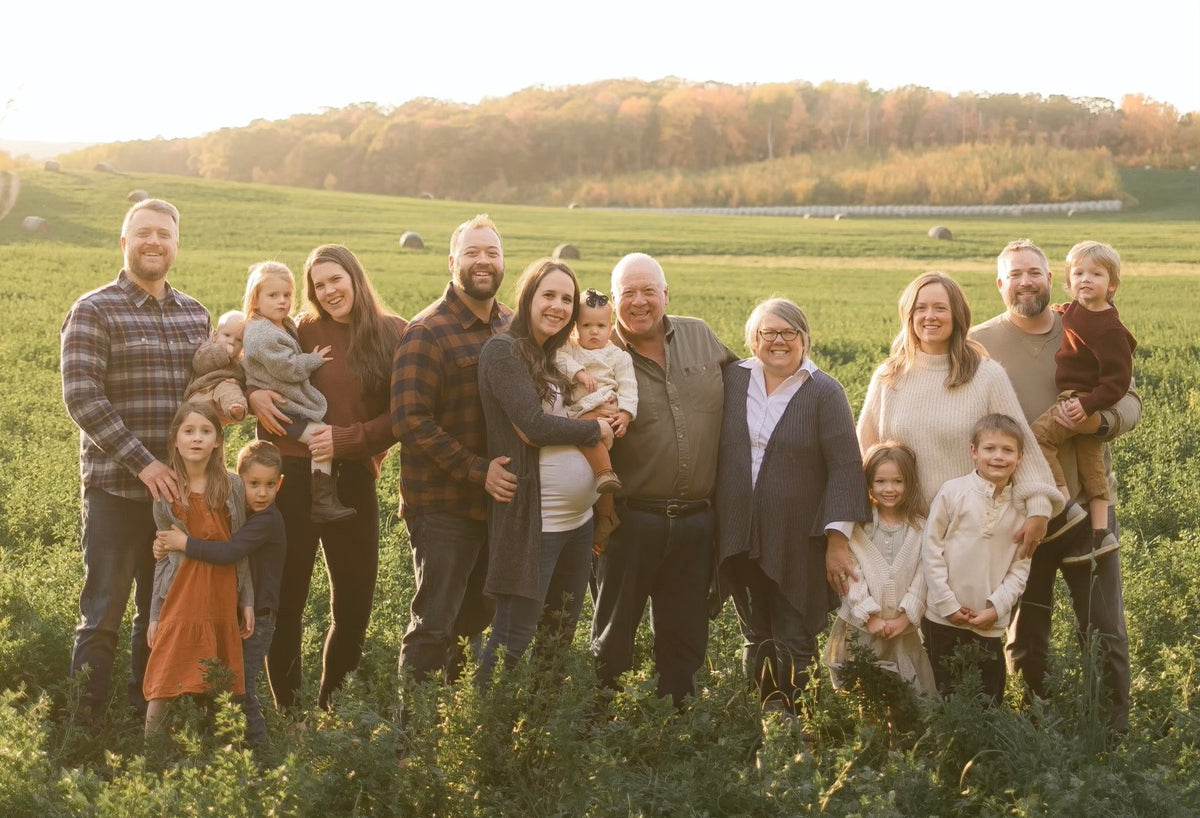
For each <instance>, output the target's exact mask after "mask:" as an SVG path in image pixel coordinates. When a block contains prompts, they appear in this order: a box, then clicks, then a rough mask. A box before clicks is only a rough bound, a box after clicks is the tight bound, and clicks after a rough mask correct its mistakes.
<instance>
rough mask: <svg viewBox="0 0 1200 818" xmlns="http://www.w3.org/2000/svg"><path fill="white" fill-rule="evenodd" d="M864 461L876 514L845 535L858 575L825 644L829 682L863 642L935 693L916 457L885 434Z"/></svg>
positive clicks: (881, 661) (838, 683)
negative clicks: (926, 628) (924, 636)
mask: <svg viewBox="0 0 1200 818" xmlns="http://www.w3.org/2000/svg"><path fill="white" fill-rule="evenodd" d="M863 468H864V469H865V470H866V474H867V489H868V491H870V494H871V503H872V505H873V506H874V514H873V515H872V518H873V519H872V521H871V522H869V523H866V524H862V523H859V524H856V525H855V526H854V533H853V535H852V536H851V537H850V551H851V553H852V554H853V555H854V559H855V560H856V561H857V563H858V565H857V568H856V573H857V574H858V578H857V579H855V580H852V581H851V582H850V588H849V591H847V593H846V595H845V596H843V597H842V605H841V608H840V609H839V610H838V618H837V621H836V622H834V625H833V629H832V630H831V631H830V634H829V641H828V642H827V643H826V645H825V657H824V659H825V664H826V665H828V666H829V674H830V677H831V678H832V680H833V686H834V687H835V688H837V689H839V690H840V689H842V687H843V685H844V682H843V679H842V677H841V673H840V671H841V669H842V668H843V667H844V666H845V664H846V662H848V661H849V660H850V658H851V647H850V646H851V643H852V642H854V643H858V644H861V645H866V646H868V647H870V648H871V650H872V651H873V652H874V653H875V656H876V664H877V665H879V666H880V667H882V668H884V669H886V670H889V671H891V672H893V673H896V674H898V675H899V676H900V677H901V678H902V679H904V680H905V681H907V682H908V683H910V684H911V685H913V686H914V687H915V688H917V689H918V690H921V691H924V692H925V693H928V694H930V695H935V691H936V688H935V687H934V682H933V668H932V666H931V665H930V664H929V656H928V655H927V654H926V653H925V647H924V646H923V645H922V643H921V628H920V623H921V617H922V616H923V615H924V611H925V574H924V571H923V570H922V561H921V529H922V527H923V526H924V523H925V510H924V508H922V505H923V500H922V497H923V495H922V493H921V489H920V486H919V485H918V484H917V458H916V456H915V455H914V454H913V452H912V450H911V449H909V448H908V447H907V446H905V445H903V444H900V443H895V442H893V441H887V442H884V443H879V444H876V445H874V446H872V447H871V448H870V449H868V450H867V454H866V457H865V459H864V461H863Z"/></svg>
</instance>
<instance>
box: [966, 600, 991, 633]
mask: <svg viewBox="0 0 1200 818" xmlns="http://www.w3.org/2000/svg"><path fill="white" fill-rule="evenodd" d="M996 618H997V614H996V609H995V608H993V607H992V603H990V602H989V603H988V604H987V605H986V606H984V609H983V610H982V611H979V612H978V613H974V614H972V615H971V617H970V619H968V620H967V623H968V624H969V625H972V626H974V627H976V628H990V627H991V626H992V625H995V624H996Z"/></svg>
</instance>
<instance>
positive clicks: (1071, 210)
mask: <svg viewBox="0 0 1200 818" xmlns="http://www.w3.org/2000/svg"><path fill="white" fill-rule="evenodd" d="M1074 215H1075V208H1073V207H1072V208H1071V209H1070V210H1068V211H1067V218H1068V219H1069V218H1071V217H1072V216H1074Z"/></svg>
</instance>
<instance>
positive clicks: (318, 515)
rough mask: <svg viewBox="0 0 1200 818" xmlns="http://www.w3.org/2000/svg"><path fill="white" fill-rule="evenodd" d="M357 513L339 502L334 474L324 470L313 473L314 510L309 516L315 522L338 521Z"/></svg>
mask: <svg viewBox="0 0 1200 818" xmlns="http://www.w3.org/2000/svg"><path fill="white" fill-rule="evenodd" d="M357 513H358V512H357V511H355V510H354V509H352V508H346V507H345V506H344V505H342V504H341V503H340V502H338V496H337V481H336V480H334V479H333V475H332V474H326V473H325V472H323V471H315V472H313V473H312V510H311V511H310V512H309V517H310V518H311V519H312V521H313V522H314V523H336V522H337V521H338V520H347V519H349V518H351V517H353V516H354V515H355V514H357Z"/></svg>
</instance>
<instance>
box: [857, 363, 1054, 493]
mask: <svg viewBox="0 0 1200 818" xmlns="http://www.w3.org/2000/svg"><path fill="white" fill-rule="evenodd" d="M949 371H950V356H949V355H929V354H926V353H924V352H918V353H917V358H916V360H915V361H914V362H913V366H912V368H911V369H909V371H908V372H906V373H905V374H904V375H902V376H900V378H898V379H897V381H896V382H895V383H893V384H891V385H888V384H885V383H884V382H883V380H882V372H883V367H880V368H879V369H876V370H875V374H874V375H873V376H871V385H870V386H869V387H867V397H866V400H864V401H863V408H862V413H861V414H860V415H859V418H858V444H859V447H860V449H861V450H862V451H863V452H866V450H867V449H868V448H870V447H871V446H872V445H874V444H875V443H878V442H880V441H883V440H897V441H899V442H901V443H903V444H905V445H907V446H908V447H909V448H911V449H912V450H913V451H914V452H915V453H916V455H917V475H918V478H919V480H920V481H921V493H922V495H923V496H924V497H925V501H926V502H932V501H933V498H934V495H936V494H937V493H938V489H940V488H941V487H942V484H943V483H945V482H946V481H947V480H952V479H954V478H956V477H961V476H962V475H964V474H967V473H968V472H970V471H972V470H973V469H974V463H973V462H972V460H971V450H970V446H971V429H972V427H974V425H975V423H976V421H978V420H979V419H980V418H981V417H983V416H984V415H987V414H990V413H992V412H999V413H1002V414H1005V415H1008V416H1009V417H1011V418H1012V419H1013V420H1015V421H1017V423H1019V424H1020V425H1021V429H1022V432H1023V435H1024V450H1025V451H1024V456H1023V457H1022V458H1021V464H1020V465H1019V466H1018V467H1017V471H1016V474H1015V475H1014V476H1013V493H1014V499H1015V501H1016V504H1017V507H1018V508H1019V509H1022V510H1023V512H1024V513H1025V514H1026V515H1027V516H1031V517H1032V516H1038V515H1040V516H1044V517H1053V516H1054V515H1055V514H1057V513H1058V512H1059V511H1061V510H1062V506H1063V499H1062V495H1061V494H1059V492H1058V489H1056V488H1055V487H1054V477H1053V476H1052V475H1051V473H1050V467H1049V466H1048V465H1047V464H1046V459H1045V458H1044V457H1042V452H1041V449H1039V448H1038V444H1037V440H1036V439H1035V438H1034V436H1033V432H1032V430H1030V428H1029V424H1028V423H1027V422H1026V420H1025V414H1024V412H1022V411H1021V404H1020V403H1019V402H1018V401H1017V396H1016V393H1014V392H1013V388H1012V384H1011V383H1009V380H1008V375H1006V374H1005V372H1004V369H1003V368H1002V367H1001V366H1000V364H998V363H996V362H995V361H992V360H990V359H986V358H985V359H984V360H982V361H980V362H979V369H978V371H976V373H975V377H974V378H972V379H971V381H970V382H969V383H965V384H963V385H962V386H956V387H954V388H953V389H949V388H947V387H946V375H947V374H948V373H949Z"/></svg>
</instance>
